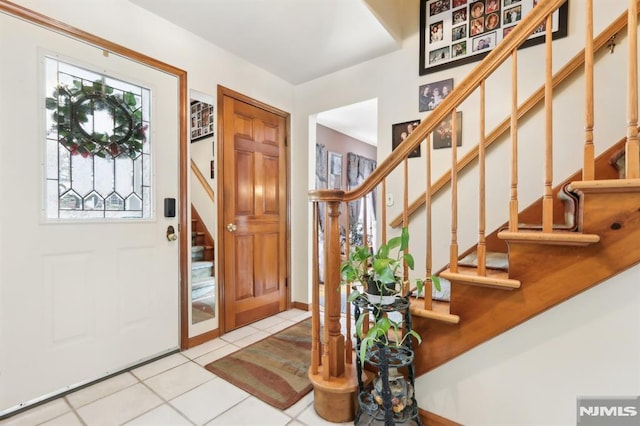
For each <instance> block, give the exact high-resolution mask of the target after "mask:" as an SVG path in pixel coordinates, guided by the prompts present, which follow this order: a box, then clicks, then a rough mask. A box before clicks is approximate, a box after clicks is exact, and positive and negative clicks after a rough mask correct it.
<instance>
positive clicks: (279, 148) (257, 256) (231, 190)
mask: <svg viewBox="0 0 640 426" xmlns="http://www.w3.org/2000/svg"><path fill="white" fill-rule="evenodd" d="M218 101H219V104H220V105H221V108H220V110H221V114H222V120H223V122H222V135H221V136H222V140H221V147H222V152H221V153H220V157H219V158H221V160H222V163H223V164H221V166H222V167H221V168H222V170H220V172H221V174H222V181H223V182H222V191H221V194H222V197H221V198H220V201H221V203H220V204H221V207H220V208H221V210H222V215H221V216H220V217H221V218H222V221H220V222H219V229H220V233H219V235H220V236H221V237H222V243H221V244H222V247H224V250H223V251H222V253H221V259H220V264H221V265H222V266H223V268H224V269H223V271H222V274H221V275H222V276H223V280H222V282H221V283H220V285H221V295H222V299H223V300H222V307H223V309H224V313H223V318H224V319H223V325H222V330H223V331H229V330H233V329H235V328H238V327H241V326H243V325H246V324H249V323H251V322H254V321H257V320H259V319H262V318H265V317H268V316H270V315H274V314H276V313H278V312H281V311H283V310H285V309H286V308H287V300H288V298H289V296H288V289H287V277H288V262H287V254H288V247H287V241H288V238H287V222H288V221H287V153H286V146H285V145H286V136H287V116H288V115H287V114H286V113H283V112H282V111H278V110H276V109H274V108H271V107H268V106H266V105H263V104H260V103H259V102H256V101H253V100H251V99H248V98H246V97H244V96H242V95H240V94H237V93H235V92H232V91H229V90H228V89H223V88H221V91H220V92H219V97H218ZM219 167H220V166H219Z"/></svg>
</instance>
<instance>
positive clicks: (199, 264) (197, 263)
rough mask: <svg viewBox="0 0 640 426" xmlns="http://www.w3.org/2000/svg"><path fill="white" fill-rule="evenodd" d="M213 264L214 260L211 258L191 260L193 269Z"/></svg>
mask: <svg viewBox="0 0 640 426" xmlns="http://www.w3.org/2000/svg"><path fill="white" fill-rule="evenodd" d="M211 266H213V261H211V260H195V261H193V262H191V269H199V268H208V267H211Z"/></svg>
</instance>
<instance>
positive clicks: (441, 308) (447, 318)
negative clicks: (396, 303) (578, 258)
mask: <svg viewBox="0 0 640 426" xmlns="http://www.w3.org/2000/svg"><path fill="white" fill-rule="evenodd" d="M409 311H410V312H411V315H414V316H416V317H421V318H429V319H433V320H437V321H442V322H446V323H449V324H458V323H459V322H460V317H459V316H458V315H453V314H450V313H449V303H448V302H436V301H433V302H432V304H431V309H424V302H423V299H416V298H414V297H412V298H410V306H409Z"/></svg>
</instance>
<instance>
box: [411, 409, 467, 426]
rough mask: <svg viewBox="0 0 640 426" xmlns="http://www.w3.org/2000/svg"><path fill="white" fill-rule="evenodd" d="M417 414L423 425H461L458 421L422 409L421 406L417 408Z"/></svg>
mask: <svg viewBox="0 0 640 426" xmlns="http://www.w3.org/2000/svg"><path fill="white" fill-rule="evenodd" d="M418 415H419V416H420V420H422V424H423V425H424V426H462V425H461V424H460V423H456V422H454V421H452V420H449V419H445V418H444V417H442V416H439V415H437V414H434V413H432V412H430V411H427V410H423V409H422V408H418Z"/></svg>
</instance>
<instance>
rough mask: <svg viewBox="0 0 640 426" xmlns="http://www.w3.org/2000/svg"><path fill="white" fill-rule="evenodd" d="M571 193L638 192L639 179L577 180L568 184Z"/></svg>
mask: <svg viewBox="0 0 640 426" xmlns="http://www.w3.org/2000/svg"><path fill="white" fill-rule="evenodd" d="M569 189H570V190H571V191H576V192H579V193H591V194H594V193H607V192H638V191H640V179H601V180H578V181H574V182H571V183H570V184H569Z"/></svg>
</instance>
